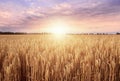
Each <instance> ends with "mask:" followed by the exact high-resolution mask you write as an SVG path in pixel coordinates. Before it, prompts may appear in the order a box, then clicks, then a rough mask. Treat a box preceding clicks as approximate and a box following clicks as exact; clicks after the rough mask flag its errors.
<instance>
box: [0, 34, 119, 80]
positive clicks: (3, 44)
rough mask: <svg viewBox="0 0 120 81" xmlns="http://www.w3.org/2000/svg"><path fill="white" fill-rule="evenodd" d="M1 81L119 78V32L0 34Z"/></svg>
mask: <svg viewBox="0 0 120 81" xmlns="http://www.w3.org/2000/svg"><path fill="white" fill-rule="evenodd" d="M0 81H120V35H66V36H64V37H56V36H53V35H1V36H0Z"/></svg>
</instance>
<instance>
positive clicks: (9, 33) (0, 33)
mask: <svg viewBox="0 0 120 81" xmlns="http://www.w3.org/2000/svg"><path fill="white" fill-rule="evenodd" d="M2 34H3V35H11V34H12V35H22V34H38V35H39V34H43V35H44V34H45V35H46V34H48V35H49V34H52V33H46V32H43V33H26V32H2V31H0V35H2ZM68 34H70V35H113V34H110V33H79V34H72V33H68ZM115 34H116V35H120V33H119V32H117V33H115Z"/></svg>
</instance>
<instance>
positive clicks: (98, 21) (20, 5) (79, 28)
mask: <svg viewBox="0 0 120 81" xmlns="http://www.w3.org/2000/svg"><path fill="white" fill-rule="evenodd" d="M57 26H59V27H66V29H67V32H69V33H81V32H120V0H0V31H14V32H49V31H50V29H52V28H53V27H57Z"/></svg>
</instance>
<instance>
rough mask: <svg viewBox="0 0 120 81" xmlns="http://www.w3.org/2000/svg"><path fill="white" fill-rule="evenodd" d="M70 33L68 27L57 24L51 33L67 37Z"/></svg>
mask: <svg viewBox="0 0 120 81" xmlns="http://www.w3.org/2000/svg"><path fill="white" fill-rule="evenodd" d="M67 32H68V26H67V25H66V24H64V23H56V24H54V25H53V26H52V27H51V33H52V34H55V35H65V34H67Z"/></svg>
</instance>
